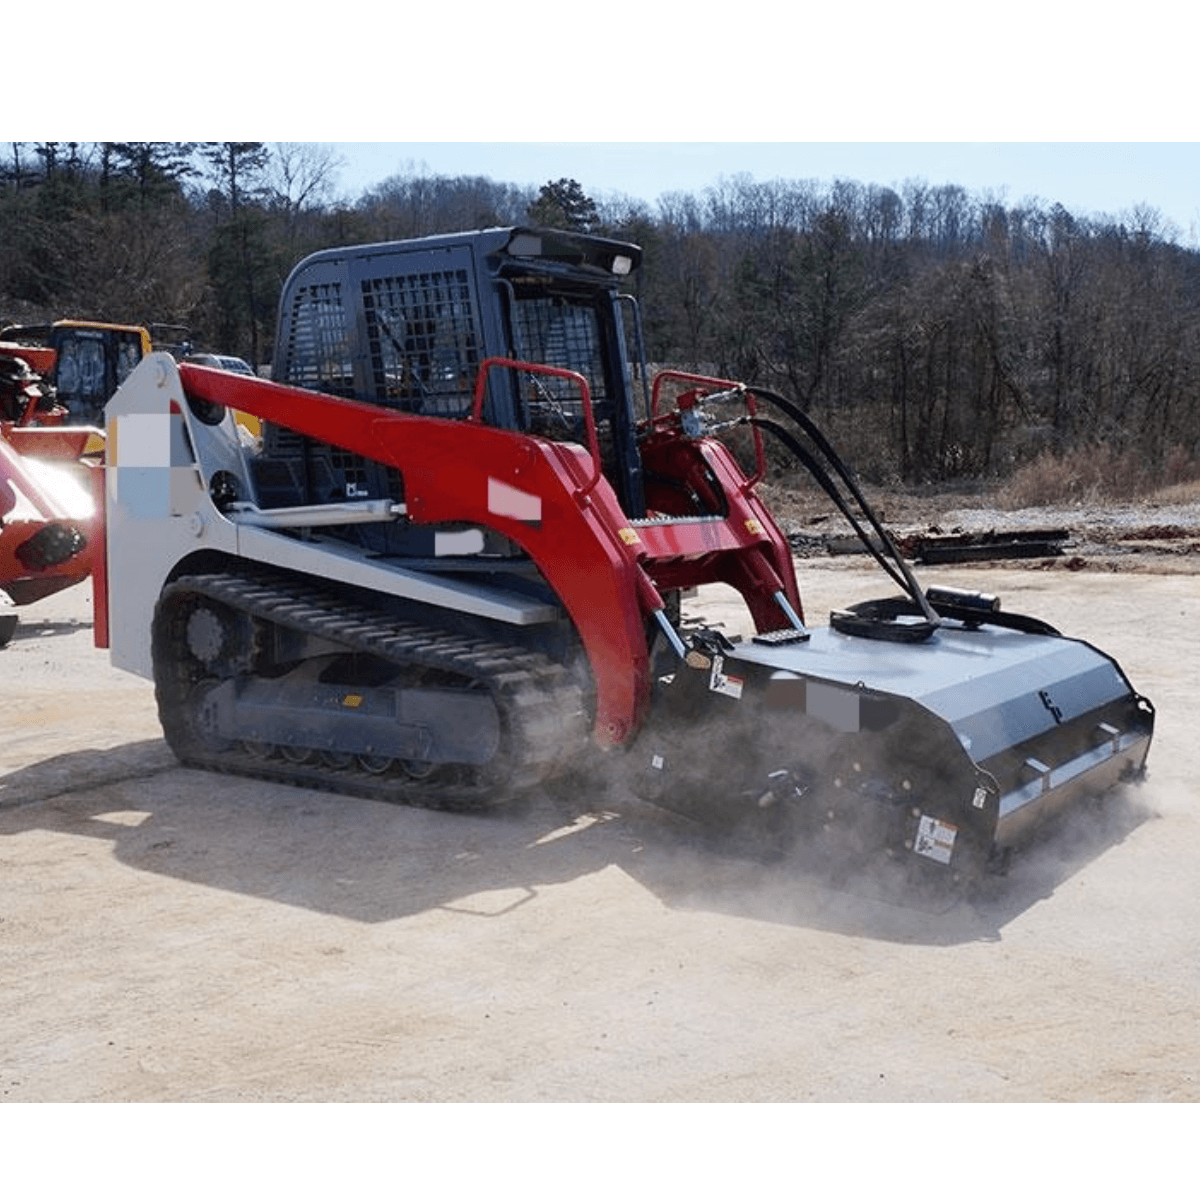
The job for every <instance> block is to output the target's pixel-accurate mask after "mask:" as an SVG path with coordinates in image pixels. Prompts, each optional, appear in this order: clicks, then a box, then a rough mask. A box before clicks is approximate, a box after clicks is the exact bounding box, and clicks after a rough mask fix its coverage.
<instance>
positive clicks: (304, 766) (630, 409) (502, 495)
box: [96, 228, 1153, 877]
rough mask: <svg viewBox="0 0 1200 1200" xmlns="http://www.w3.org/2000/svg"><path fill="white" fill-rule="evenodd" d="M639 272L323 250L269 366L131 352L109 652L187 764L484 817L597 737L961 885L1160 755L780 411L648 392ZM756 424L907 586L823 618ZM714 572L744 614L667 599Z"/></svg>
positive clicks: (119, 408) (424, 244) (1082, 660)
mask: <svg viewBox="0 0 1200 1200" xmlns="http://www.w3.org/2000/svg"><path fill="white" fill-rule="evenodd" d="M639 259H640V251H639V249H638V248H637V247H636V246H633V245H630V244H626V243H622V242H617V241H612V240H607V239H603V238H599V237H591V236H584V235H581V234H572V233H563V232H560V231H550V230H538V229H520V228H518V229H494V230H485V231H480V232H473V233H464V234H460V235H453V236H441V237H433V238H426V239H420V240H415V241H411V242H400V243H388V244H377V245H367V246H355V247H350V248H345V249H337V250H330V251H325V252H321V253H318V254H315V255H313V256H311V257H309V258H308V259H305V260H304V261H303V262H301V263H300V264H299V265H298V266H297V267H296V268H295V270H294V271H293V273H292V275H291V276H290V278H289V280H288V281H287V284H286V286H285V289H284V292H283V295H282V299H281V307H280V314H279V327H278V341H277V346H276V353H275V363H274V376H275V378H274V381H272V382H268V381H264V380H259V379H253V378H248V377H239V376H235V375H230V374H228V373H223V372H218V371H213V370H210V369H206V368H204V367H200V366H192V365H187V364H180V365H177V364H176V363H175V362H174V361H173V360H172V359H171V358H170V357H169V356H166V355H160V354H152V355H150V356H149V357H148V358H147V359H146V360H145V361H144V362H143V363H142V364H141V365H140V366H139V367H138V368H137V369H136V370H135V371H134V372H133V373H132V375H131V376H130V377H129V379H128V380H127V381H126V383H125V384H124V385H123V386H122V387H121V389H120V390H119V391H118V392H117V394H116V395H115V396H114V398H113V399H112V401H111V402H110V403H109V405H108V409H107V428H108V433H109V436H108V447H107V453H108V470H107V488H106V504H107V517H106V527H107V539H108V545H107V571H106V572H97V576H96V582H97V601H96V611H97V614H98V619H97V640H98V642H99V643H100V644H101V645H108V646H109V648H110V650H111V656H112V660H113V662H114V663H115V664H116V665H118V666H120V667H122V668H126V669H128V670H131V671H134V672H137V673H139V674H142V675H144V676H146V677H148V678H152V679H153V680H154V683H155V688H156V694H157V700H158V706H159V711H160V715H161V720H162V724H163V729H164V732H165V735H166V738H167V741H168V743H169V744H170V746H171V747H172V749H173V750H174V752H175V754H176V755H177V756H178V757H179V759H180V760H181V761H182V762H184V763H185V764H189V765H193V766H197V767H203V768H209V769H213V770H218V771H230V772H240V773H245V774H249V775H254V776H260V777H263V778H267V779H272V780H280V781H285V782H291V783H296V784H301V785H305V786H310V787H320V788H327V789H333V790H337V791H342V792H350V793H357V794H361V795H366V796H375V797H380V798H383V799H387V800H393V801H398V802H404V803H412V804H420V805H433V806H440V807H446V808H478V807H483V806H489V805H494V804H498V803H500V802H503V801H505V800H507V799H509V798H511V797H514V796H517V795H520V794H522V793H524V792H527V791H529V790H530V789H532V788H535V787H537V786H538V785H540V784H543V783H545V782H547V781H549V780H552V779H554V778H556V777H558V776H562V775H564V774H566V773H568V772H571V771H575V770H578V769H580V768H581V767H582V768H586V769H588V770H592V769H594V767H595V760H596V759H597V758H598V759H599V762H600V767H599V769H600V770H604V769H605V764H607V766H608V767H609V768H611V769H613V770H614V771H616V770H618V769H627V770H628V773H629V778H631V779H632V780H633V782H634V783H635V784H636V786H637V788H638V790H639V791H640V792H641V793H642V795H643V796H644V797H646V798H648V799H650V800H652V801H653V802H654V803H657V804H660V805H662V806H664V807H665V808H668V809H671V810H673V811H675V812H680V813H683V814H685V815H686V816H688V817H691V818H693V819H695V820H698V821H703V822H705V823H706V825H707V826H711V827H712V828H714V829H718V830H728V831H730V832H731V833H734V832H736V831H740V830H745V829H752V830H756V831H759V832H761V833H762V834H763V836H764V837H766V838H767V839H768V840H769V839H774V838H778V839H781V840H782V839H788V838H794V837H796V836H798V835H804V834H811V836H812V837H813V838H814V839H818V840H820V839H828V841H829V844H830V845H831V846H833V845H838V846H841V845H845V847H847V849H848V850H849V851H850V852H852V853H856V854H857V853H879V852H887V853H890V854H892V855H895V856H898V857H899V858H901V859H902V860H904V861H909V862H912V863H913V864H916V865H917V866H918V868H919V869H920V870H927V869H928V870H933V871H934V872H935V873H938V874H941V873H949V874H951V875H955V876H960V877H961V876H968V877H973V876H976V875H978V874H979V873H980V872H982V871H984V870H985V869H986V868H987V867H988V866H989V865H990V864H994V863H995V862H997V861H998V860H999V859H1001V858H1003V856H1004V855H1005V854H1006V853H1007V851H1008V850H1009V849H1010V848H1011V847H1012V846H1014V845H1016V844H1018V843H1019V842H1020V841H1021V840H1022V839H1023V838H1025V837H1027V836H1028V835H1029V834H1030V833H1031V831H1032V830H1033V829H1035V828H1036V827H1037V826H1038V825H1039V824H1040V823H1041V822H1042V821H1043V820H1044V819H1046V818H1047V817H1048V816H1049V815H1051V814H1052V813H1054V812H1056V811H1058V810H1060V809H1062V808H1063V807H1064V806H1066V805H1069V804H1070V803H1071V802H1072V801H1073V800H1076V799H1078V798H1079V797H1081V796H1083V795H1086V794H1089V793H1094V792H1097V791H1102V790H1104V789H1106V788H1109V787H1111V786H1112V785H1114V784H1116V783H1117V782H1118V781H1120V780H1123V779H1129V778H1135V777H1138V776H1140V775H1141V774H1142V772H1143V770H1144V764H1145V759H1146V754H1147V750H1148V747H1149V743H1150V739H1151V734H1152V727H1153V710H1152V707H1151V705H1150V704H1149V702H1148V701H1147V700H1145V699H1144V698H1143V697H1142V696H1140V695H1138V694H1137V693H1136V692H1135V691H1134V689H1133V688H1132V687H1131V685H1130V683H1129V681H1128V680H1127V679H1126V677H1125V675H1124V674H1123V673H1122V671H1121V669H1120V667H1119V666H1118V665H1117V664H1116V663H1115V662H1114V661H1113V660H1112V659H1110V658H1109V657H1107V656H1106V655H1104V654H1103V653H1101V652H1100V651H1098V650H1095V649H1093V648H1092V647H1090V646H1088V645H1087V644H1085V643H1083V642H1081V641H1077V640H1073V639H1071V638H1068V637H1063V636H1061V635H1060V634H1059V633H1057V632H1056V631H1055V630H1053V629H1051V628H1050V627H1049V626H1047V625H1045V624H1044V623H1042V622H1040V621H1038V620H1035V619H1032V618H1027V617H1021V616H1016V615H1010V614H1008V613H1005V612H1002V611H1001V610H1000V609H999V606H998V603H997V602H996V601H994V600H993V599H992V598H990V597H986V596H982V595H978V594H974V593H970V594H968V593H961V592H954V591H951V590H945V589H944V590H942V591H940V592H939V591H936V590H934V589H930V590H928V591H926V590H923V589H922V588H921V587H920V586H919V585H918V583H917V581H916V580H915V579H914V578H913V576H912V574H911V572H910V570H909V568H908V565H907V563H905V561H904V560H903V559H902V558H901V556H900V555H899V554H898V553H897V552H896V551H895V549H894V545H893V543H892V542H891V541H890V539H889V538H888V536H887V534H886V531H884V530H883V529H882V527H881V526H880V524H879V522H878V521H877V519H876V518H875V516H874V514H873V513H872V512H871V511H870V508H869V506H868V505H867V504H866V501H865V499H864V498H863V496H862V494H861V492H860V490H859V489H858V487H857V485H856V484H855V482H854V478H853V476H852V475H851V473H850V472H849V471H848V470H847V469H846V468H845V467H844V466H843V464H842V463H841V462H840V460H839V459H838V458H837V455H836V453H835V452H834V451H833V448H832V447H831V446H830V445H829V444H828V443H827V442H826V440H825V439H824V437H823V436H822V434H821V432H820V430H819V429H817V428H816V427H815V426H814V425H812V424H811V422H809V421H808V420H807V418H806V417H805V414H804V413H802V412H801V411H799V410H798V409H797V408H796V407H795V406H794V405H792V404H790V403H789V402H788V401H787V400H786V398H784V397H782V396H778V395H776V394H774V393H771V392H767V391H764V390H761V389H755V388H750V387H745V386H743V385H742V384H740V383H738V382H737V381H733V380H724V379H712V378H707V377H703V376H699V375H694V374H689V373H686V372H677V371H666V372H662V373H660V374H658V375H657V376H656V377H655V378H654V379H653V381H652V382H649V381H647V379H646V376H645V371H644V358H645V355H644V352H643V351H642V348H641V337H640V319H639V316H638V310H637V306H636V304H635V303H634V302H633V300H632V299H630V298H629V297H627V296H625V295H623V294H622V293H621V287H622V285H623V284H624V282H625V281H626V279H627V277H628V276H629V274H630V273H631V272H632V271H634V270H635V269H636V268H637V266H638V265H639ZM639 385H640V390H638V389H639ZM768 407H769V408H770V409H771V415H770V416H767V415H765V410H766V409H767V408H768ZM235 410H240V411H241V412H244V413H248V414H251V415H252V416H254V417H256V418H258V420H259V421H260V422H261V438H260V440H258V441H256V442H255V443H253V444H250V443H249V442H248V439H247V437H246V436H245V434H244V433H242V434H239V432H238V428H237V426H236V424H235V422H234V419H233V416H232V414H233V412H234V411H235ZM738 431H740V432H738ZM727 433H730V434H736V436H737V437H739V438H741V439H743V440H744V441H745V443H746V449H745V456H746V457H747V459H749V458H752V459H753V464H752V465H750V464H749V463H747V466H746V467H745V469H744V468H743V466H742V464H741V463H740V462H739V459H738V457H737V455H736V454H735V453H734V451H733V450H731V449H730V447H729V445H728V444H727V440H726V436H725V435H726V434H727ZM767 437H771V438H773V439H777V440H779V441H780V442H781V443H782V445H783V446H784V448H785V449H786V450H787V451H788V452H789V453H791V454H792V455H794V456H795V457H796V458H797V459H798V460H799V461H800V462H801V463H802V464H804V465H805V466H806V467H807V468H808V469H809V470H810V471H811V472H812V473H813V475H814V477H815V478H816V479H817V480H818V481H819V482H820V483H821V485H822V486H823V487H824V488H825V489H826V491H827V492H828V493H829V495H830V497H831V499H833V500H835V501H836V503H837V504H838V505H839V507H841V508H842V510H843V511H844V512H845V514H846V516H847V518H848V519H849V520H850V522H851V524H852V525H853V526H854V528H855V529H856V530H858V532H860V534H862V535H863V537H864V541H865V542H866V543H867V545H868V546H869V547H874V548H875V549H874V550H873V552H874V553H876V554H877V556H878V558H879V560H880V565H881V567H882V569H883V570H884V571H886V573H887V574H888V575H889V576H890V577H891V579H892V581H893V584H894V585H895V588H896V590H897V591H898V593H899V594H898V595H897V596H894V597H889V598H885V599H882V600H879V601H877V602H873V603H870V604H864V605H858V606H856V607H853V608H850V609H847V610H845V611H841V612H838V613H835V614H833V616H832V618H831V621H830V623H829V625H828V626H825V627H820V628H818V627H812V626H809V625H808V624H807V623H806V620H805V616H804V610H803V606H802V603H801V597H800V594H799V591H798V588H797V581H796V576H795V572H794V567H793V561H792V557H791V555H790V553H789V547H788V544H787V541H786V539H785V538H784V536H783V534H782V533H781V531H780V529H779V527H778V525H777V524H776V522H775V521H774V519H773V518H772V516H771V514H770V512H769V511H767V509H766V507H765V506H764V504H763V502H762V500H761V499H760V498H759V495H758V492H757V485H758V484H759V482H760V481H761V479H762V478H763V475H764V472H765V469H766V459H765V450H764V440H765V438H767ZM880 546H882V547H883V550H882V551H880V550H879V549H878V547H880ZM712 582H721V583H725V584H729V585H731V586H732V587H733V588H735V589H736V590H737V591H738V592H739V593H740V594H741V595H742V597H744V600H745V603H746V606H747V609H748V612H749V616H750V617H751V618H752V620H753V625H754V628H755V633H754V634H753V636H751V637H749V638H748V639H747V640H745V641H734V640H732V639H730V638H728V637H726V636H725V635H724V634H723V633H722V632H721V631H720V630H719V629H713V628H704V627H700V626H695V625H694V624H685V623H684V622H683V621H682V620H681V617H680V610H681V597H683V596H684V595H685V594H686V593H687V592H688V591H689V589H692V588H694V587H697V586H698V585H702V584H708V583H712ZM605 752H607V753H605Z"/></svg>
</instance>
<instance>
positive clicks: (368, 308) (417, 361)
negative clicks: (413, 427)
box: [362, 270, 482, 417]
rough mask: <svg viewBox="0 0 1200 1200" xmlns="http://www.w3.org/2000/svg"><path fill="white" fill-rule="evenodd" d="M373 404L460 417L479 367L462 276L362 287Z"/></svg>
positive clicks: (431, 274) (434, 275) (425, 276)
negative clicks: (372, 386)
mask: <svg viewBox="0 0 1200 1200" xmlns="http://www.w3.org/2000/svg"><path fill="white" fill-rule="evenodd" d="M362 290H363V312H364V316H365V319H366V327H367V348H368V353H369V356H370V368H371V374H372V377H373V380H374V385H375V398H376V399H377V400H378V401H380V402H381V403H384V404H388V405H390V406H393V407H396V408H401V409H404V410H406V411H408V412H416V413H424V414H426V415H431V416H438V417H459V416H464V415H465V414H466V413H467V412H468V411H469V410H470V407H471V389H472V387H473V386H474V383H475V375H476V372H477V371H478V369H479V363H480V359H481V357H482V356H481V354H480V336H479V329H478V322H477V320H476V316H475V310H474V306H473V304H472V302H471V290H470V286H469V282H468V276H467V272H466V271H464V270H451V271H425V272H421V273H419V274H413V275H403V276H397V277H395V278H376V279H364V280H363V281H362Z"/></svg>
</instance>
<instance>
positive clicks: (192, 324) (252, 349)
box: [0, 142, 1200, 487]
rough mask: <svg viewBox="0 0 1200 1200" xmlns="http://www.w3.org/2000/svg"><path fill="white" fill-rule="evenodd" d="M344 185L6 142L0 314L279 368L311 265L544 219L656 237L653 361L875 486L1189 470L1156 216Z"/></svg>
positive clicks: (481, 185)
mask: <svg viewBox="0 0 1200 1200" xmlns="http://www.w3.org/2000/svg"><path fill="white" fill-rule="evenodd" d="M335 171H336V166H335V163H334V160H333V159H332V157H331V154H330V152H329V151H328V150H327V149H326V148H324V147H321V146H318V145H313V144H306V143H301V144H275V143H272V144H268V143H259V142H207V143H182V142H138V143H122V142H103V143H73V142H72V143H62V142H58V143H28V142H27V143H9V144H8V146H7V155H6V156H5V161H4V162H3V163H2V164H0V220H2V221H3V226H2V227H3V229H4V231H5V235H4V237H3V239H2V240H0V320H3V321H4V322H5V323H11V322H17V321H19V322H31V321H46V320H53V319H56V318H58V317H64V316H72V317H87V318H92V319H97V320H110V321H120V322H137V323H142V324H149V323H152V322H153V323H164V324H173V325H183V326H186V327H188V328H189V329H190V330H191V332H192V339H193V342H194V343H195V345H196V346H197V347H198V348H206V349H214V350H219V351H221V352H225V353H231V354H238V355H240V356H242V357H245V358H247V359H250V360H251V361H253V362H254V363H255V364H264V363H266V362H269V359H270V355H271V345H272V338H273V333H274V322H275V309H276V304H277V301H278V297H279V292H280V289H281V287H282V284H283V281H284V279H285V278H286V276H287V273H288V272H289V270H290V269H291V267H292V266H293V265H294V264H295V263H296V262H297V261H298V260H299V259H300V258H301V257H302V256H303V255H305V254H307V253H309V252H310V251H312V250H315V249H318V248H321V247H326V246H332V245H339V244H347V243H356V242H371V241H385V240H390V239H395V238H406V237H414V236H421V235H425V234H432V233H441V232H450V231H453V230H456V229H469V228H479V227H484V226H489V225H505V224H519V223H539V224H546V225H555V226H561V227H568V228H577V229H586V230H589V231H592V232H596V233H601V234H605V235H608V236H613V237H619V238H626V239H628V240H631V241H634V242H637V243H638V244H640V245H641V246H642V247H643V249H644V251H645V262H644V268H643V271H642V272H641V274H640V276H639V277H638V278H636V279H635V280H634V281H633V282H632V284H631V287H632V288H633V290H634V291H635V292H636V294H637V296H638V298H639V300H640V302H641V305H642V311H643V316H644V320H645V327H646V334H647V341H648V353H649V356H650V358H651V359H652V360H653V361H655V362H661V363H668V362H669V363H672V364H675V365H680V366H684V367H691V368H699V369H703V370H706V371H710V372H713V373H715V374H719V375H722V376H730V377H735V378H739V379H744V380H745V381H747V382H748V383H751V384H759V385H761V386H764V387H770V388H773V389H776V390H779V391H782V392H785V393H786V394H789V395H790V396H792V397H794V398H795V399H796V400H797V401H798V402H799V403H800V404H801V405H802V406H803V407H804V408H805V409H806V410H807V411H809V412H810V413H811V414H812V415H813V416H815V417H816V419H817V420H818V421H820V422H821V423H822V424H823V425H824V426H825V427H826V428H827V429H828V430H829V432H830V434H831V435H832V437H833V438H834V440H835V441H836V442H837V443H838V444H839V445H840V446H841V447H843V448H844V450H845V451H846V453H847V456H848V457H849V458H850V460H851V461H853V462H855V463H856V464H857V465H858V467H859V468H860V470H861V472H862V473H863V474H864V475H865V476H867V477H868V478H876V479H880V480H891V481H895V482H902V483H908V484H918V483H934V482H943V481H947V480H962V479H973V478H974V479H987V478H996V477H1002V476H1003V475H1005V474H1006V473H1008V472H1010V471H1011V470H1012V468H1013V466H1014V464H1015V463H1017V462H1019V461H1022V460H1024V459H1027V458H1028V457H1029V456H1032V455H1037V454H1045V455H1053V456H1058V457H1060V458H1062V459H1064V460H1066V459H1068V458H1071V457H1072V456H1074V459H1075V460H1076V461H1079V460H1080V459H1081V458H1087V457H1091V458H1093V459H1094V458H1096V457H1098V456H1099V457H1103V458H1104V459H1105V460H1106V461H1108V462H1110V463H1112V464H1116V466H1117V468H1118V470H1117V473H1118V474H1120V475H1122V476H1123V477H1125V478H1127V479H1128V480H1129V482H1130V486H1131V487H1132V486H1134V484H1135V482H1136V481H1138V480H1141V481H1154V482H1157V483H1170V482H1174V481H1177V480H1183V479H1187V478H1194V477H1195V476H1196V474H1197V462H1198V452H1200V255H1198V254H1197V252H1196V251H1195V250H1192V249H1187V248H1184V247H1182V246H1180V245H1179V244H1177V242H1175V241H1174V240H1173V238H1172V236H1171V228H1170V226H1169V225H1168V224H1167V223H1166V222H1165V221H1164V220H1163V219H1162V218H1161V216H1160V215H1159V214H1158V213H1157V212H1155V211H1154V210H1149V209H1146V210H1138V211H1135V212H1134V213H1132V214H1129V215H1126V216H1124V217H1123V218H1120V219H1117V218H1108V217H1096V216H1082V215H1078V214H1072V213H1070V212H1068V211H1066V210H1065V209H1064V208H1063V207H1062V206H1061V205H1057V204H1049V205H1045V206H1043V205H1041V203H1040V202H1038V203H1028V204H1022V205H1006V204H1003V203H1000V202H999V201H997V200H995V199H994V198H992V197H989V196H979V195H973V194H971V193H969V192H967V191H966V190H964V189H963V188H960V187H957V186H953V185H940V186H930V185H928V184H925V183H923V182H920V181H909V182H907V183H905V184H904V185H903V186H902V187H900V188H899V189H898V190H895V189H892V188H886V187H879V186H875V185H865V184H859V183H855V182H852V181H846V180H837V181H833V182H818V181H814V180H772V181H767V182H763V181H756V180H754V179H751V178H749V177H744V176H736V177H733V178H727V179H720V180H718V181H716V182H715V183H714V184H713V185H712V186H711V187H709V188H707V189H705V190H704V192H703V193H702V194H699V195H696V194H690V193H689V194H684V193H673V194H667V195H664V196H662V197H660V198H659V200H658V201H657V202H656V203H655V204H654V205H649V204H647V203H645V202H642V201H638V200H632V199H629V198H627V197H623V196H621V195H620V194H618V193H613V194H611V195H608V196H605V197H589V196H587V195H586V194H585V193H584V192H583V190H582V189H581V188H580V186H579V184H578V183H576V182H575V181H574V180H569V179H560V180H555V181H551V182H548V183H547V184H545V185H543V186H542V187H541V188H540V189H538V188H525V187H518V186H515V185H512V184H508V183H503V182H497V181H493V180H491V179H488V178H483V177H466V176H463V177H442V176H430V175H427V174H421V173H416V172H413V173H409V174H402V175H397V176H393V177H391V178H388V179H385V180H383V181H381V182H380V183H379V184H378V185H376V186H375V187H372V188H371V189H369V190H368V191H367V192H365V193H364V194H363V195H361V196H359V197H358V198H356V199H353V200H346V199H338V198H335V195H334V187H333V183H334V179H335Z"/></svg>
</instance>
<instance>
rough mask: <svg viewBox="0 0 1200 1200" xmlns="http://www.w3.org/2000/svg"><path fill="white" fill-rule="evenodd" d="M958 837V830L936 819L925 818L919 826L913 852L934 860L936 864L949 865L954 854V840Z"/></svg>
mask: <svg viewBox="0 0 1200 1200" xmlns="http://www.w3.org/2000/svg"><path fill="white" fill-rule="evenodd" d="M956 837H958V829H957V828H956V827H955V826H953V825H947V824H946V822H945V821H939V820H938V819H937V818H936V817H927V816H924V817H922V818H921V823H920V825H918V826H917V837H916V841H914V842H913V852H914V853H915V854H922V855H924V856H925V857H926V858H932V859H933V861H934V862H940V863H948V862H949V861H950V855H951V854H953V853H954V839H955V838H956Z"/></svg>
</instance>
